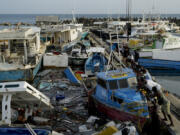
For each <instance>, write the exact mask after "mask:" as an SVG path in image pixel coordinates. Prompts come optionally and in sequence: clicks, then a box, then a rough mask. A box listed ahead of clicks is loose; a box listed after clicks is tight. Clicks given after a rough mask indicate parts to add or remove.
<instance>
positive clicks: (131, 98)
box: [89, 68, 149, 126]
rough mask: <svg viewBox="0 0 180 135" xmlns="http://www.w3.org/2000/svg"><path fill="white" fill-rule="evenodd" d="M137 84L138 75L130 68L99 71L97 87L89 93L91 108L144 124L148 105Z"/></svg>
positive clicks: (111, 115) (118, 118) (115, 117)
mask: <svg viewBox="0 0 180 135" xmlns="http://www.w3.org/2000/svg"><path fill="white" fill-rule="evenodd" d="M136 84H137V80H136V75H135V74H134V72H133V71H132V70H131V69H128V68H125V69H122V70H121V71H120V70H115V71H114V70H113V71H107V72H100V73H98V74H97V85H96V88H95V89H94V90H93V91H91V92H90V93H89V110H93V111H94V109H93V108H95V109H96V110H97V111H98V112H100V113H103V114H105V115H107V116H108V117H109V118H111V119H113V120H119V121H132V122H134V123H135V124H138V125H141V126H143V125H144V123H145V121H146V119H148V118H149V111H148V105H147V100H146V98H145V96H144V95H143V94H142V93H141V92H138V91H137V89H136Z"/></svg>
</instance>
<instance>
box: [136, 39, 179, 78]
mask: <svg viewBox="0 0 180 135" xmlns="http://www.w3.org/2000/svg"><path fill="white" fill-rule="evenodd" d="M139 63H140V65H142V66H144V67H146V68H148V69H149V70H150V72H152V73H154V75H180V37H178V36H174V35H168V36H167V37H166V38H164V40H160V41H156V42H155V44H154V45H153V46H152V48H146V49H145V48H143V49H142V50H141V51H140V59H139Z"/></svg>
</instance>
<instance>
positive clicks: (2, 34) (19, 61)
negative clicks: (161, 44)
mask: <svg viewBox="0 0 180 135" xmlns="http://www.w3.org/2000/svg"><path fill="white" fill-rule="evenodd" d="M45 49H46V47H45V46H44V45H41V43H40V29H39V28H37V27H31V28H17V29H4V30H1V31H0V74H1V75H0V82H5V81H20V80H21V81H22V80H26V81H32V80H33V79H34V77H35V76H36V74H37V72H38V71H39V69H40V68H41V63H42V57H43V54H44V52H45Z"/></svg>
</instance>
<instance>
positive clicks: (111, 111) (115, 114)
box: [89, 96, 147, 127]
mask: <svg viewBox="0 0 180 135" xmlns="http://www.w3.org/2000/svg"><path fill="white" fill-rule="evenodd" d="M89 102H91V103H92V102H93V105H94V107H95V109H96V110H97V111H98V112H100V113H103V114H105V115H106V116H108V117H109V118H110V119H112V120H119V121H122V122H125V121H132V122H133V123H135V124H137V125H138V126H140V127H143V126H144V124H145V122H146V119H147V118H143V117H139V116H136V115H133V114H130V113H128V112H124V111H121V110H119V109H116V108H113V107H111V106H109V105H106V104H103V103H101V102H100V101H98V100H97V99H95V98H94V97H93V96H90V97H89ZM91 107H92V106H91Z"/></svg>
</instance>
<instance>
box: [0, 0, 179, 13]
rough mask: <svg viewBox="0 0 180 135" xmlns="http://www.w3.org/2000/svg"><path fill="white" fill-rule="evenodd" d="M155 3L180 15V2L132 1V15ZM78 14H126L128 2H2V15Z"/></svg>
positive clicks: (108, 0) (54, 0)
mask: <svg viewBox="0 0 180 135" xmlns="http://www.w3.org/2000/svg"><path fill="white" fill-rule="evenodd" d="M153 1H154V3H155V7H156V10H157V12H159V13H164V14H167V13H180V8H179V6H180V0H132V2H133V8H132V13H143V11H145V12H147V11H150V10H151V9H152V6H153ZM73 9H75V13H77V14H80V13H81V14H83V13H85V14H87V13H89V14H93V13H104V14H107V13H108V14H113V13H121V14H122V13H125V11H126V0H0V14H12V13H14V14H16V13H21V14H31V13H33V14H36V13H37V14H38V13H44V14H46V13H49V14H54V13H57V14H60V13H64V14H67V13H68V14H70V13H71V12H72V10H73Z"/></svg>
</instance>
